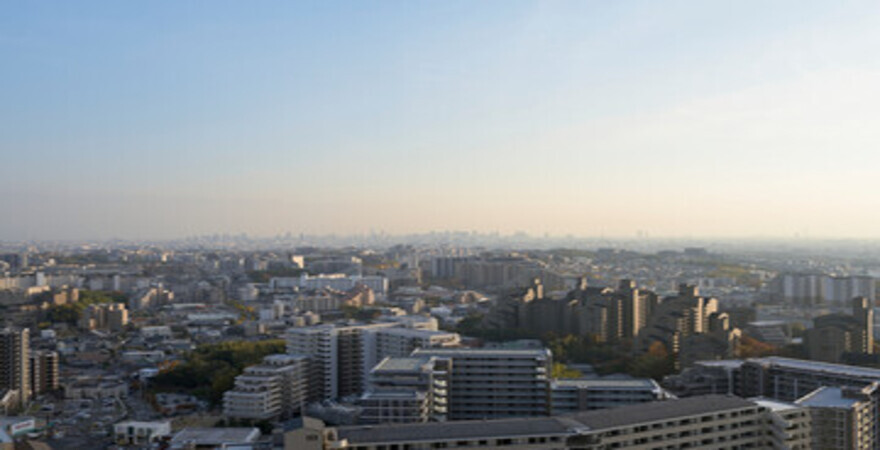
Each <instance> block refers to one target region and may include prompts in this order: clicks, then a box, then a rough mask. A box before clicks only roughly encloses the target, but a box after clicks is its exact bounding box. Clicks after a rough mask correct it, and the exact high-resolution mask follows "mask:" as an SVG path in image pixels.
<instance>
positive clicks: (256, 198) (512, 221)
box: [0, 1, 880, 240]
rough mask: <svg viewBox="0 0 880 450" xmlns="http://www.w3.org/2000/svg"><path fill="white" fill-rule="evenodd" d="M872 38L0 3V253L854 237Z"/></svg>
mask: <svg viewBox="0 0 880 450" xmlns="http://www.w3.org/2000/svg"><path fill="white" fill-rule="evenodd" d="M160 6H161V7H160ZM878 19H880V4H878V3H877V2H869V1H858V2H818V1H814V2H807V1H777V2H761V1H738V2H696V1H690V2H685V1H679V2H672V1H667V2H648V1H640V2H635V1H627V2H509V1H480V2H459V1H443V2H410V1H401V2H381V3H351V2H343V3H340V2H296V3H295V4H292V2H280V1H277V2H276V1H266V2H257V3H254V2H165V3H162V4H161V5H159V4H157V3H155V2H109V1H105V2H90V1H89V2H75V3H73V2H38V3H33V2H17V3H14V4H6V5H3V6H2V7H0V60H2V61H3V63H2V66H3V68H4V70H0V150H2V155H3V163H2V165H0V189H2V192H3V195H2V197H0V210H2V211H3V217H4V220H2V221H0V240H20V239H80V238H111V237H121V238H173V237H180V236H187V235H194V234H204V233H227V232H229V233H239V232H247V233H251V234H257V235H268V234H275V233H284V232H287V231H292V232H294V233H298V232H305V233H363V232H368V231H370V230H383V231H385V232H388V233H412V232H424V231H429V230H435V229H462V230H477V231H495V230H497V231H500V232H503V233H509V232H513V231H516V230H523V231H526V232H529V233H535V234H543V233H550V234H573V235H578V236H600V235H602V236H634V235H635V234H636V233H637V232H643V233H647V235H649V236H657V237H749V236H762V237H768V236H769V237H791V236H794V235H798V236H806V237H844V238H877V237H880V235H878V231H877V227H876V224H878V223H880V197H878V196H877V195H876V191H877V187H878V186H880V184H878V181H877V176H876V168H877V167H878V166H880V152H877V148H878V144H880V126H878V124H880V108H878V107H877V105H880V83H878V80H880V59H878V58H877V57H876V55H877V49H878V48H880V20H878Z"/></svg>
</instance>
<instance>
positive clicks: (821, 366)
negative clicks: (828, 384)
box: [747, 356, 880, 381]
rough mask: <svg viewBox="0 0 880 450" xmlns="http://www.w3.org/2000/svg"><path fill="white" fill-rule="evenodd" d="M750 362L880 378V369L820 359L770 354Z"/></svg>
mask: <svg viewBox="0 0 880 450" xmlns="http://www.w3.org/2000/svg"><path fill="white" fill-rule="evenodd" d="M747 361H748V362H757V363H759V364H772V365H775V366H779V367H785V368H789V369H798V370H806V371H814V372H825V373H828V374H833V375H845V376H849V377H855V378H864V379H866V380H869V381H875V380H878V379H880V369H871V368H867V367H858V366H847V365H845V364H834V363H826V362H819V361H807V360H803V359H792V358H782V357H779V356H769V357H766V358H752V359H748V360H747Z"/></svg>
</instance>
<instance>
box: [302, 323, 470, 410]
mask: <svg viewBox="0 0 880 450" xmlns="http://www.w3.org/2000/svg"><path fill="white" fill-rule="evenodd" d="M408 323H410V322H407V321H400V322H381V323H373V324H360V325H346V326H336V325H317V326H312V327H299V328H291V329H290V330H288V333H287V352H288V353H289V354H300V355H306V356H309V357H310V358H311V359H312V361H313V362H314V367H312V368H311V369H310V372H309V377H310V380H311V385H310V386H312V387H311V388H310V389H311V391H312V396H311V398H310V399H311V400H323V399H337V398H342V397H348V396H355V395H356V396H360V395H361V394H362V393H363V392H364V391H365V390H366V388H367V384H368V381H369V380H368V375H369V373H370V370H372V369H373V367H375V366H376V364H378V363H379V361H381V360H382V359H383V358H385V357H386V356H401V357H402V356H409V354H410V353H411V352H412V350H414V349H417V348H424V347H432V346H443V347H447V346H451V345H457V344H458V342H459V339H460V338H459V336H458V334H456V333H447V332H438V331H431V330H419V329H409V328H404V327H405V326H406V325H407V324H408ZM413 323H420V322H413Z"/></svg>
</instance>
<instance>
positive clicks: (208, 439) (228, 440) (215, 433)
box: [171, 428, 260, 445]
mask: <svg viewBox="0 0 880 450" xmlns="http://www.w3.org/2000/svg"><path fill="white" fill-rule="evenodd" d="M259 437H260V430H259V429H257V428H184V429H183V430H180V432H178V433H177V434H175V435H174V437H173V438H172V439H171V442H174V443H184V442H189V443H193V444H196V445H221V444H224V443H225V444H236V443H245V442H253V441H255V440H256V439H257V438H259Z"/></svg>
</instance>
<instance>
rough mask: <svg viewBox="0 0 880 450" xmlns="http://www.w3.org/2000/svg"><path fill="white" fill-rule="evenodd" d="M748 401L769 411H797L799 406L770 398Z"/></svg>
mask: <svg viewBox="0 0 880 450" xmlns="http://www.w3.org/2000/svg"><path fill="white" fill-rule="evenodd" d="M749 400H751V401H753V402H755V403H757V404H759V405H761V406H763V407H765V408H767V409H769V410H771V411H788V410H790V409H798V408H800V407H801V405H798V404H795V403H789V402H783V401H779V400H774V399H771V398H765V397H755V398H750V399H749Z"/></svg>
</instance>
